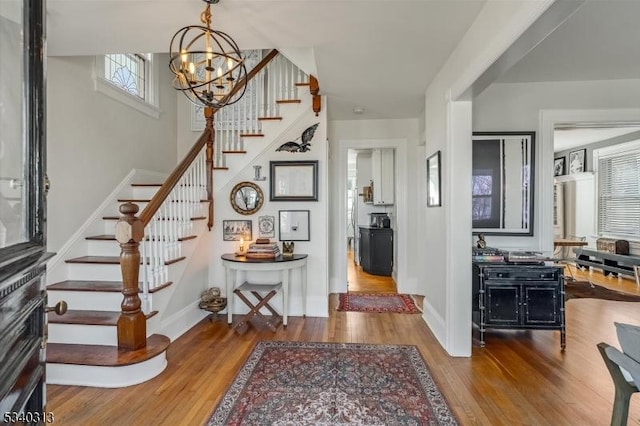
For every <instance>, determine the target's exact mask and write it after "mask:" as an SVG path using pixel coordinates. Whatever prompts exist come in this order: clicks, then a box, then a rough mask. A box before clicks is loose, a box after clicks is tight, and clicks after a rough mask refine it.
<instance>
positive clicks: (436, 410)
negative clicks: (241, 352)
mask: <svg viewBox="0 0 640 426" xmlns="http://www.w3.org/2000/svg"><path fill="white" fill-rule="evenodd" d="M310 372H313V374H310ZM240 424H256V425H272V424H288V425H344V424H356V425H452V426H453V425H457V424H458V423H457V421H456V418H455V417H454V416H453V414H452V413H451V410H450V409H449V407H448V405H447V401H446V400H445V398H444V397H443V396H442V394H441V393H440V391H439V390H438V387H437V385H436V383H435V382H434V380H433V378H432V377H431V374H430V372H429V369H428V367H427V365H426V364H425V362H424V359H423V358H422V356H421V355H420V352H419V351H418V348H416V347H415V346H400V345H370V344H362V343H309V342H258V343H257V344H256V346H255V348H254V349H253V352H252V353H251V354H250V355H249V358H248V359H247V361H245V364H244V365H243V366H242V369H241V370H240V372H239V373H238V375H237V376H236V378H235V379H234V381H233V383H232V384H231V386H230V387H229V389H228V390H227V392H226V394H225V395H224V396H223V397H222V399H221V400H220V403H219V404H218V406H217V408H216V409H215V411H214V412H213V415H212V416H211V419H209V423H208V425H209V426H213V425H240Z"/></svg>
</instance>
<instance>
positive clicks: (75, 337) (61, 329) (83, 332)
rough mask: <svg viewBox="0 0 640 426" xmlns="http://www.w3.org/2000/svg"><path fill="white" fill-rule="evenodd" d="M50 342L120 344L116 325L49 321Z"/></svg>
mask: <svg viewBox="0 0 640 426" xmlns="http://www.w3.org/2000/svg"><path fill="white" fill-rule="evenodd" d="M48 329H49V342H50V343H75V344H82V345H112V346H117V345H118V330H117V328H116V326H114V325H86V324H58V323H49V328H48Z"/></svg>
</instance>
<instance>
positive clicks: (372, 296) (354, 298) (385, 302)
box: [337, 293, 420, 314]
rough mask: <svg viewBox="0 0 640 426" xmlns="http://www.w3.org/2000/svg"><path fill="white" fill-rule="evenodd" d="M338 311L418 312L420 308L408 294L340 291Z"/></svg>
mask: <svg viewBox="0 0 640 426" xmlns="http://www.w3.org/2000/svg"><path fill="white" fill-rule="evenodd" d="M339 299H340V304H339V305H338V309H337V310H338V311H349V312H370V313H397V314H419V313H420V309H418V307H417V306H416V304H415V303H414V302H413V299H412V298H411V296H409V295H408V294H397V293H340V294H339Z"/></svg>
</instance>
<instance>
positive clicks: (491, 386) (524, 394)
mask: <svg viewBox="0 0 640 426" xmlns="http://www.w3.org/2000/svg"><path fill="white" fill-rule="evenodd" d="M580 274H581V273H579V272H577V273H576V277H579V276H580ZM590 277H591V279H592V280H593V281H594V282H596V283H601V284H604V285H606V286H608V287H611V288H616V289H618V290H622V291H628V292H633V293H638V294H640V290H639V289H638V288H637V286H636V284H635V282H634V281H632V280H629V279H620V280H619V279H617V278H605V277H603V276H602V275H601V274H599V273H593V274H591V275H590ZM336 304H337V297H336V295H331V296H330V307H331V309H330V313H329V317H328V318H300V317H293V318H289V326H288V327H287V329H283V328H282V327H280V328H279V329H278V331H277V332H275V333H272V332H271V331H269V330H268V329H267V328H266V326H262V325H260V324H259V323H256V324H257V325H256V326H252V327H250V329H249V330H248V331H247V333H245V334H244V335H243V336H239V335H237V334H235V333H233V332H230V331H229V327H228V326H227V324H226V323H225V322H224V321H223V320H222V319H220V320H218V321H215V322H210V321H209V320H204V321H202V322H201V323H199V324H198V325H197V326H196V327H194V328H193V329H191V330H190V331H189V332H188V333H186V334H185V335H183V336H182V337H181V338H179V339H178V340H177V341H175V342H174V343H172V344H171V346H170V347H169V351H168V356H167V358H168V361H169V365H168V367H167V369H166V370H165V371H164V372H163V373H162V374H160V375H159V376H158V377H156V378H154V379H152V380H150V381H148V382H146V383H143V384H140V385H136V386H131V387H129V388H124V389H97V388H82V387H73V386H52V385H50V386H48V388H47V391H48V404H47V410H49V411H52V412H53V413H54V414H55V419H56V424H60V425H150V424H154V425H177V424H183V425H199V424H205V423H206V421H207V419H208V417H209V415H210V414H211V412H212V411H213V409H214V407H215V405H216V403H217V402H218V400H219V399H220V397H221V396H222V394H223V393H224V392H225V390H226V388H227V387H228V386H229V384H230V383H231V381H232V380H233V378H234V376H235V375H236V373H237V372H238V370H239V369H240V367H241V365H242V364H243V362H244V360H245V359H246V357H247V356H248V354H249V352H250V351H251V349H252V348H253V346H254V344H255V343H256V342H257V341H259V340H293V341H326V342H359V343H360V342H361V343H387V344H403V345H416V346H417V347H418V348H419V350H420V352H421V354H422V356H423V357H424V359H425V361H426V363H427V365H428V366H429V369H430V371H431V374H432V375H433V377H434V379H435V381H436V383H438V386H439V388H440V390H441V391H442V393H443V394H444V396H445V398H446V399H447V401H448V402H449V404H450V406H451V408H452V410H453V411H454V413H455V415H456V416H457V418H458V419H459V422H460V423H461V424H464V425H475V424H481V425H554V426H555V425H605V424H609V421H610V414H611V407H612V401H613V385H612V382H611V379H610V377H609V374H608V372H607V371H606V367H605V366H604V363H603V362H602V359H601V358H600V354H599V352H598V350H597V348H596V344H597V343H598V342H601V341H605V342H608V343H610V344H612V345H614V346H618V343H617V338H616V335H615V328H614V325H613V322H614V321H618V322H628V323H636V324H639V323H640V304H636V303H632V302H611V301H603V300H589V299H578V300H570V301H568V302H567V305H566V314H567V349H566V351H564V352H562V351H561V350H560V336H559V332H558V331H488V332H487V335H486V346H485V347H484V348H481V347H478V346H474V347H473V356H472V357H471V358H452V357H450V356H448V355H447V354H446V352H445V351H444V350H443V349H442V348H441V347H440V345H439V344H438V342H437V341H436V339H435V338H434V336H433V334H432V333H431V331H430V330H429V328H428V327H427V326H426V325H425V323H424V321H423V320H422V318H421V315H407V314H365V313H357V312H337V311H335V306H336ZM236 320H237V318H236ZM629 424H640V405H639V401H638V396H637V394H636V395H635V396H634V397H632V400H631V410H630V417H629Z"/></svg>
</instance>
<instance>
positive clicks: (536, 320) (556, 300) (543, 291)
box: [472, 262, 566, 349]
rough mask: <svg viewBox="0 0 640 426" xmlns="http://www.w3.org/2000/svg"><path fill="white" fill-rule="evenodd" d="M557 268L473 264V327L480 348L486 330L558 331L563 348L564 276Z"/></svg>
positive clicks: (528, 265) (483, 341)
mask: <svg viewBox="0 0 640 426" xmlns="http://www.w3.org/2000/svg"><path fill="white" fill-rule="evenodd" d="M562 271H563V268H562V267H560V266H547V265H543V264H542V265H541V264H508V263H476V262H474V263H473V309H472V317H473V322H474V324H475V325H476V326H477V327H478V328H479V331H480V345H481V346H484V343H485V340H484V334H485V331H486V330H487V329H488V328H496V329H540V330H560V346H561V347H562V349H564V348H565V346H566V336H565V317H564V275H563V273H562Z"/></svg>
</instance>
